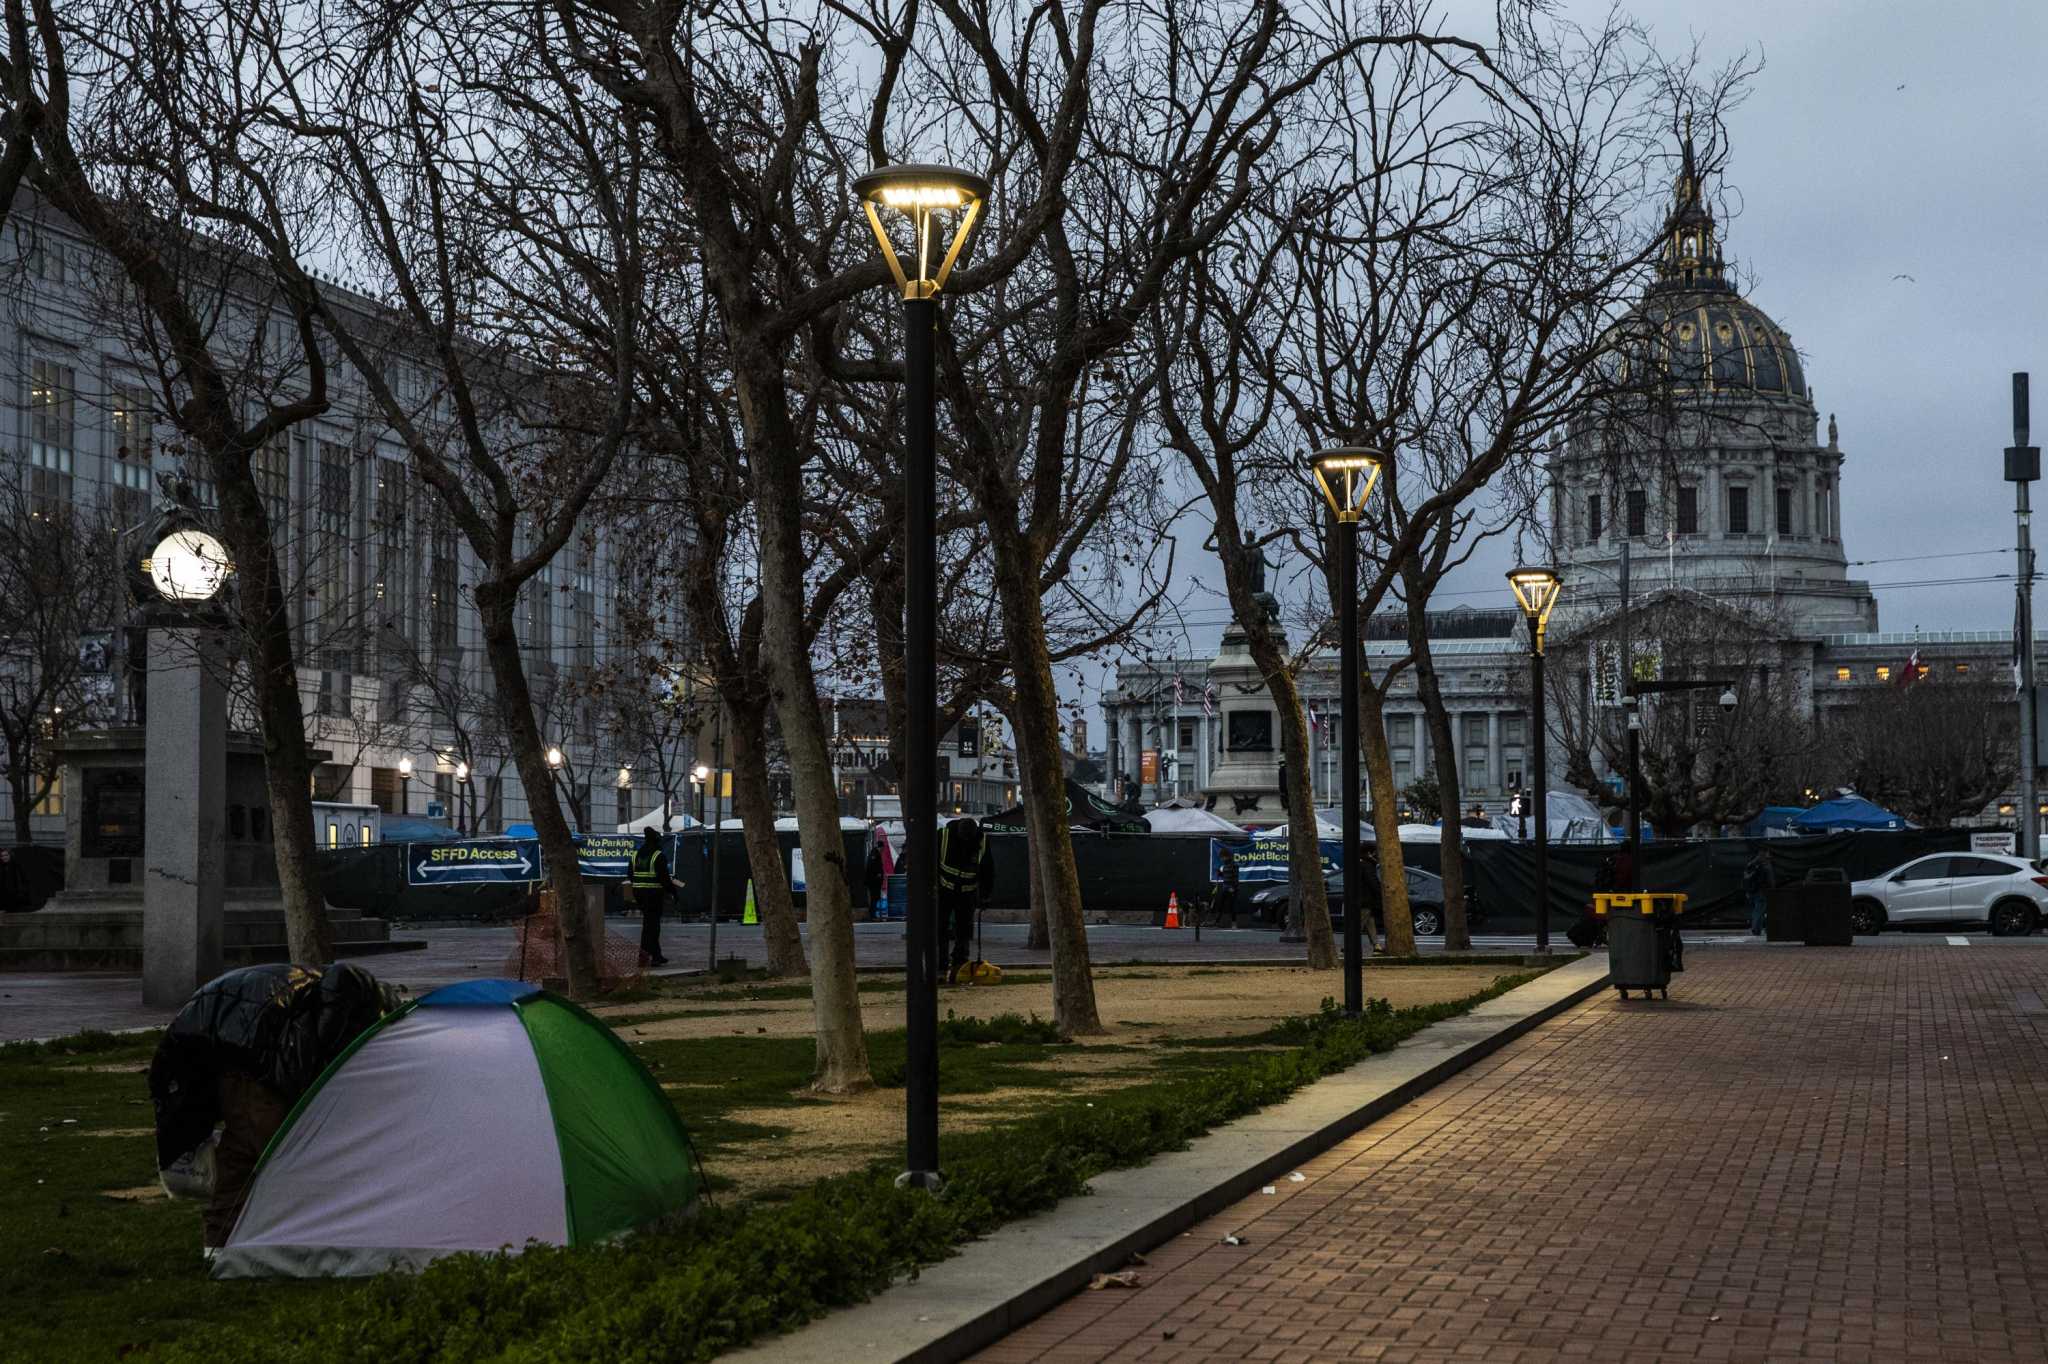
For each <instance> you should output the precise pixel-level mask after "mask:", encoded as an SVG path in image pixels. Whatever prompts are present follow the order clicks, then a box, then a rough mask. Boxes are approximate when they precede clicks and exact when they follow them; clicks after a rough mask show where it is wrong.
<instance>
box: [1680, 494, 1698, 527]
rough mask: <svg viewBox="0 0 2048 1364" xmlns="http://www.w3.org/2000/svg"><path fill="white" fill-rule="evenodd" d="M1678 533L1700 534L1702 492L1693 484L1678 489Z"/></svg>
mask: <svg viewBox="0 0 2048 1364" xmlns="http://www.w3.org/2000/svg"><path fill="white" fill-rule="evenodd" d="M1678 533H1679V534H1680V535H1698V534H1699V533H1700V490H1699V489H1698V488H1695V487H1693V486H1692V485H1691V484H1683V485H1681V486H1680V487H1679V489H1678Z"/></svg>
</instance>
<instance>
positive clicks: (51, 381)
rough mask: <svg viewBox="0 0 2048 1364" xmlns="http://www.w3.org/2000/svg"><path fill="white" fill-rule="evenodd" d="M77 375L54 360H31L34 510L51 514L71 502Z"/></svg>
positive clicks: (30, 495) (30, 407)
mask: <svg viewBox="0 0 2048 1364" xmlns="http://www.w3.org/2000/svg"><path fill="white" fill-rule="evenodd" d="M77 439H78V375H77V373H76V372H75V371H74V370H72V368H71V367H70V366H69V365H60V364H58V363H57V362H56V361H54V360H33V361H31V362H30V363H29V380H28V440H29V465H30V469H29V497H30V500H31V502H32V503H33V505H34V509H35V511H36V512H37V513H38V514H40V515H48V514H49V513H50V512H52V511H53V510H55V508H56V507H58V506H60V505H63V504H67V503H69V502H70V501H71V476H72V473H73V469H74V466H75V464H76V462H77V449H76V442H77Z"/></svg>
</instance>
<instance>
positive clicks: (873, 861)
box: [862, 824, 896, 919]
mask: <svg viewBox="0 0 2048 1364" xmlns="http://www.w3.org/2000/svg"><path fill="white" fill-rule="evenodd" d="M895 861H896V859H895V858H894V857H893V856H892V855H891V854H890V851H889V835H888V834H886V833H884V832H883V831H882V826H881V825H879V824H877V825H876V826H875V836H874V838H873V839H872V840H871V841H870V842H869V843H868V860H867V866H866V867H864V868H863V869H862V870H863V879H864V880H865V881H866V882H867V887H868V907H869V908H870V909H871V910H872V911H873V913H874V916H875V917H876V918H877V919H886V918H888V917H889V877H890V875H891V874H892V873H893V872H894V871H895Z"/></svg>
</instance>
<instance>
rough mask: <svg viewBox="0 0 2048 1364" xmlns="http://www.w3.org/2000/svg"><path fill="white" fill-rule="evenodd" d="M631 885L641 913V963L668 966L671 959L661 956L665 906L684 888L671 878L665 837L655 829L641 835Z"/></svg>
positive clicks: (634, 903)
mask: <svg viewBox="0 0 2048 1364" xmlns="http://www.w3.org/2000/svg"><path fill="white" fill-rule="evenodd" d="M627 885H628V887H629V888H630V889H631V890H632V892H633V907H634V908H635V909H637V910H639V911H640V961H641V964H642V965H646V966H666V965H668V958H667V957H664V956H663V955H661V904H662V901H663V900H664V899H666V898H667V897H668V893H669V891H671V890H681V889H682V887H680V886H678V885H676V883H675V882H674V881H673V880H672V879H670V877H669V874H668V857H667V855H666V854H665V853H663V852H662V850H661V835H660V834H658V833H656V832H655V831H654V830H653V829H648V830H646V831H645V832H644V833H643V834H642V835H641V838H640V846H639V847H638V848H635V849H634V850H633V871H632V877H631V879H630V880H629V881H628V882H627Z"/></svg>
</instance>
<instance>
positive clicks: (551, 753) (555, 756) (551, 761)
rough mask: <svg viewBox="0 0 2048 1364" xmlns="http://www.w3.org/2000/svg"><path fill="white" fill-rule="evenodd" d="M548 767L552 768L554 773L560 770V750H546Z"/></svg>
mask: <svg viewBox="0 0 2048 1364" xmlns="http://www.w3.org/2000/svg"><path fill="white" fill-rule="evenodd" d="M548 766H549V767H552V768H554V769H555V770H556V771H560V770H561V767H562V750H561V749H559V748H550V749H548Z"/></svg>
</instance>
